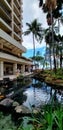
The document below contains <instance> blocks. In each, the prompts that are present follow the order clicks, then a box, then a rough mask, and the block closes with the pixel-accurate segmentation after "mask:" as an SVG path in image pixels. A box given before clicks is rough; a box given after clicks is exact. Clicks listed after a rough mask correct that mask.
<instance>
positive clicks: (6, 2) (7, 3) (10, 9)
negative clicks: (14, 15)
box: [0, 0, 12, 11]
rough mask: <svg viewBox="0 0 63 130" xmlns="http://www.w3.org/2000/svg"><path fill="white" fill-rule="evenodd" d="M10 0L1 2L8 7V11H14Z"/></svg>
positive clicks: (1, 0) (0, 0) (0, 1)
mask: <svg viewBox="0 0 63 130" xmlns="http://www.w3.org/2000/svg"><path fill="white" fill-rule="evenodd" d="M8 1H9V0H8ZM8 1H7V0H0V3H1V4H3V6H4V7H6V9H7V10H8V11H12V8H11V6H10V4H9V2H8Z"/></svg>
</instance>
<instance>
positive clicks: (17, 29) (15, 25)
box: [14, 23, 21, 32]
mask: <svg viewBox="0 0 63 130" xmlns="http://www.w3.org/2000/svg"><path fill="white" fill-rule="evenodd" d="M14 31H15V32H17V31H20V32H21V27H20V26H18V25H17V24H16V23H14Z"/></svg>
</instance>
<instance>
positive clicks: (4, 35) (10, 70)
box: [0, 0, 32, 77]
mask: <svg viewBox="0 0 63 130" xmlns="http://www.w3.org/2000/svg"><path fill="white" fill-rule="evenodd" d="M22 5H23V2H22V0H0V77H3V76H7V75H15V74H16V73H17V71H18V69H19V71H20V73H24V72H25V71H30V67H31V65H32V61H31V60H30V59H27V58H25V57H23V56H22V53H24V52H26V48H25V47H24V46H23V45H22V41H23V39H22V27H23V25H22V19H23V16H22V13H23V10H22Z"/></svg>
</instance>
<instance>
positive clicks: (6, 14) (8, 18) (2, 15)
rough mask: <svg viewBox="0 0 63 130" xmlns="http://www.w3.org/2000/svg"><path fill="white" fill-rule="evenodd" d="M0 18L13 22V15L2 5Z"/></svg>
mask: <svg viewBox="0 0 63 130" xmlns="http://www.w3.org/2000/svg"><path fill="white" fill-rule="evenodd" d="M0 17H4V19H7V20H8V21H11V15H10V13H9V12H8V11H7V10H6V8H5V7H4V6H3V5H1V4H0Z"/></svg>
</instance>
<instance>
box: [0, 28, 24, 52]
mask: <svg viewBox="0 0 63 130" xmlns="http://www.w3.org/2000/svg"><path fill="white" fill-rule="evenodd" d="M0 42H1V43H3V45H5V46H7V47H9V48H10V49H13V48H17V49H18V50H20V52H26V48H25V47H24V46H22V45H21V44H19V42H17V41H16V40H14V39H13V38H12V37H11V36H9V35H8V34H7V33H5V32H4V31H3V30H2V29H0Z"/></svg>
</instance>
